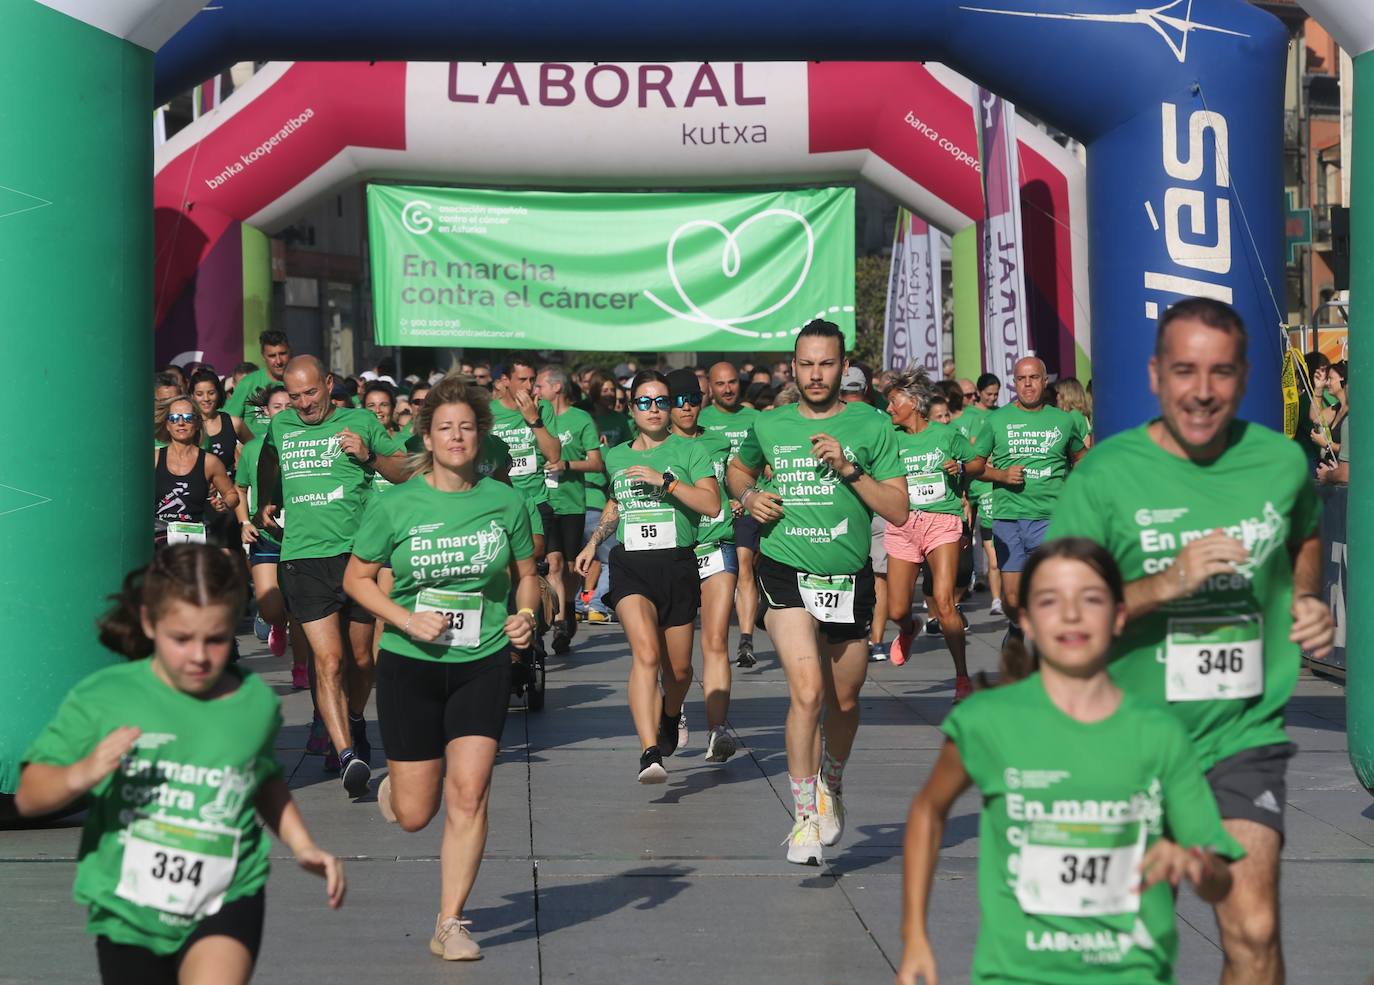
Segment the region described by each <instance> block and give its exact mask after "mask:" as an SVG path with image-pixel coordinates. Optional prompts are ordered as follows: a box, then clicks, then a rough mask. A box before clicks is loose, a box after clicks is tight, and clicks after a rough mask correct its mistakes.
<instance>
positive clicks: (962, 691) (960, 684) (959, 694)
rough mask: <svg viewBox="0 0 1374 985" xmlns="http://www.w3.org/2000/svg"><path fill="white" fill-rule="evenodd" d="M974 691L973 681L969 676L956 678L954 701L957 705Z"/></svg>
mask: <svg viewBox="0 0 1374 985" xmlns="http://www.w3.org/2000/svg"><path fill="white" fill-rule="evenodd" d="M972 693H973V681H971V680H969V678H967V677H956V678H954V703H955V704H956V705H957V704H958V703H959V702H960V701H963V700H964V699H965V698H967V697H968V696H969V695H970V694H972Z"/></svg>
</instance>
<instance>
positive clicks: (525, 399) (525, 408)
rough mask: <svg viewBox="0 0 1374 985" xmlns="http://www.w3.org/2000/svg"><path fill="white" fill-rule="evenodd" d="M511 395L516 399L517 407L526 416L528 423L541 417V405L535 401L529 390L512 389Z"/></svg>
mask: <svg viewBox="0 0 1374 985" xmlns="http://www.w3.org/2000/svg"><path fill="white" fill-rule="evenodd" d="M511 396H512V397H513V398H514V399H515V409H516V410H518V411H519V412H520V414H521V416H523V417H524V418H525V423H526V424H530V422H531V421H532V420H538V419H539V405H538V404H536V403H535V402H534V397H532V396H530V394H529V393H528V392H527V391H525V390H522V389H521V390H512V391H511Z"/></svg>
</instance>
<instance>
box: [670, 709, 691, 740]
mask: <svg viewBox="0 0 1374 985" xmlns="http://www.w3.org/2000/svg"><path fill="white" fill-rule="evenodd" d="M691 737H692V733H691V732H689V731H688V730H687V709H686V708H683V709H682V711H680V712H678V716H677V748H678V749H686V748H687V740H688V739H690V738H691ZM674 751H676V750H674Z"/></svg>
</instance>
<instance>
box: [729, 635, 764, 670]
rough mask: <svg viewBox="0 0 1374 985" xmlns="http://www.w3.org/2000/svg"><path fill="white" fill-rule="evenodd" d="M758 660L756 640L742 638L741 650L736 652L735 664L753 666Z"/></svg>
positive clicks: (737, 665)
mask: <svg viewBox="0 0 1374 985" xmlns="http://www.w3.org/2000/svg"><path fill="white" fill-rule="evenodd" d="M758 662H759V659H758V657H756V656H754V641H753V640H740V641H739V650H738V651H737V652H736V653H735V666H736V667H752V666H754V665H755V664H756V663H758Z"/></svg>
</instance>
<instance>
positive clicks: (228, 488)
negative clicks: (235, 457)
mask: <svg viewBox="0 0 1374 985" xmlns="http://www.w3.org/2000/svg"><path fill="white" fill-rule="evenodd" d="M205 477H206V478H207V479H209V480H210V484H211V485H212V486H214V487H215V492H217V493H219V498H220V499H222V500H224V505H225V506H227V507H228V508H229V509H233V508H234V507H236V506H238V505H239V491H238V488H237V487H235V485H234V480H233V479H231V478H229V473H228V472H226V471H225V469H224V463H223V462H221V461H220V460H219V459H218V458H216V457H215V456H214V455H206V456H205Z"/></svg>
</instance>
